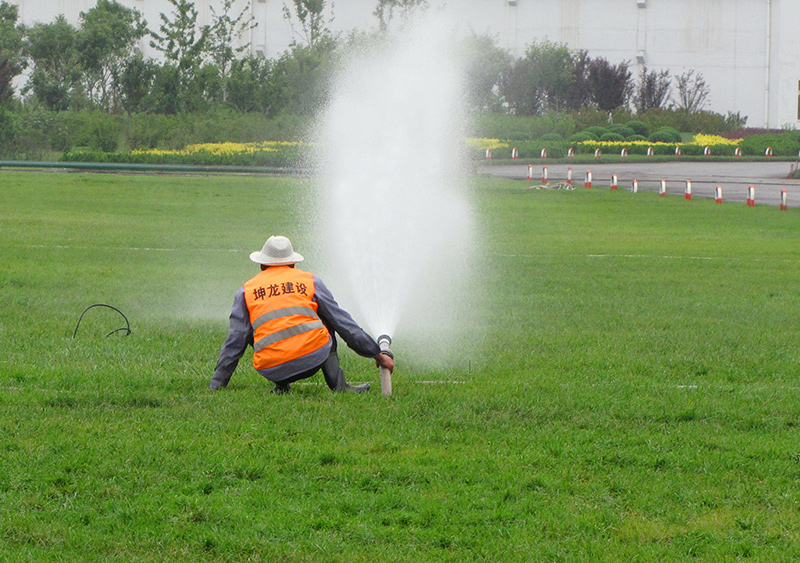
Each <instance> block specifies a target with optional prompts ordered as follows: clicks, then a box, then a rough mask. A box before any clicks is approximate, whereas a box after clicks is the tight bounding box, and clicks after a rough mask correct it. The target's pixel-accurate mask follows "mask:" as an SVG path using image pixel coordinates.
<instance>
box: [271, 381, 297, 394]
mask: <svg viewBox="0 0 800 563" xmlns="http://www.w3.org/2000/svg"><path fill="white" fill-rule="evenodd" d="M291 389H292V388H291V386H290V385H289V384H288V383H287V384H286V385H279V384H278V383H276V384H275V387H273V388H272V390H271V391H270V393H277V394H278V395H283V394H284V393H288V392H289V391H291Z"/></svg>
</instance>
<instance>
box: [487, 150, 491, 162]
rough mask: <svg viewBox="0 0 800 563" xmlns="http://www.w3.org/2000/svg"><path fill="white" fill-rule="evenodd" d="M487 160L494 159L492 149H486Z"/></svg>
mask: <svg viewBox="0 0 800 563" xmlns="http://www.w3.org/2000/svg"><path fill="white" fill-rule="evenodd" d="M486 160H492V149H486Z"/></svg>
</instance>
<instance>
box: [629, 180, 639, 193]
mask: <svg viewBox="0 0 800 563" xmlns="http://www.w3.org/2000/svg"><path fill="white" fill-rule="evenodd" d="M631 191H632V192H633V193H637V192H638V191H639V180H634V181H633V182H631Z"/></svg>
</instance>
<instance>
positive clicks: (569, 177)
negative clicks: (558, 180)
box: [567, 166, 572, 186]
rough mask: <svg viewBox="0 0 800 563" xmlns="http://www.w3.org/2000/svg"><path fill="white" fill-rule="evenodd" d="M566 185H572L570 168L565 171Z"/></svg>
mask: <svg viewBox="0 0 800 563" xmlns="http://www.w3.org/2000/svg"><path fill="white" fill-rule="evenodd" d="M567 185H568V186H571V185H572V166H570V167H569V168H568V169H567Z"/></svg>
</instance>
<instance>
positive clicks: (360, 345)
mask: <svg viewBox="0 0 800 563" xmlns="http://www.w3.org/2000/svg"><path fill="white" fill-rule="evenodd" d="M314 300H315V301H316V302H317V305H318V308H317V314H318V315H319V318H320V319H321V320H322V322H323V323H324V324H325V326H327V327H328V330H331V331H336V333H337V334H338V335H339V336H341V337H342V339H343V340H344V341H345V342H346V343H347V346H348V347H349V348H351V349H352V350H353V351H354V352H356V353H357V354H359V355H360V356H364V357H365V358H374V357H375V356H377V355H378V354H380V353H381V348H380V346H378V343H377V342H375V339H374V338H372V337H371V336H370V335H369V334H367V333H366V332H364V329H362V328H361V327H360V326H358V324H357V323H356V321H354V320H353V317H351V316H350V313H348V312H347V311H345V310H344V309H342V308H341V307H340V306H339V304H338V303H337V302H336V300H335V299H334V298H333V295H332V294H331V292H330V290H329V289H328V288H327V287H326V286H325V284H324V283H322V281H321V280H320V279H319V278H318V277H317V276H314Z"/></svg>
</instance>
